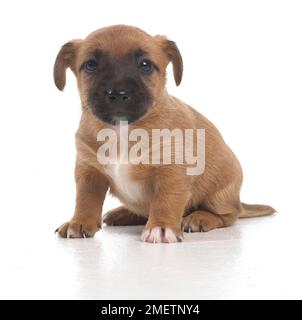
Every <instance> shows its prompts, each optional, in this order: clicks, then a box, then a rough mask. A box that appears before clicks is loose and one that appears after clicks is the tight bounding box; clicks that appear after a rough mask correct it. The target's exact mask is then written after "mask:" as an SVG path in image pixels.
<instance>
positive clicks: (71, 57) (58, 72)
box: [53, 40, 81, 91]
mask: <svg viewBox="0 0 302 320" xmlns="http://www.w3.org/2000/svg"><path fill="white" fill-rule="evenodd" d="M80 43H81V40H73V41H70V42H67V43H65V44H64V45H63V47H62V48H61V50H60V51H59V53H58V55H57V58H56V62H55V65H54V68H53V78H54V81H55V84H56V86H57V88H58V89H59V90H61V91H62V90H63V89H64V87H65V83H66V69H67V68H70V69H71V70H72V71H73V72H74V73H76V70H75V58H76V54H77V51H78V48H79V47H80Z"/></svg>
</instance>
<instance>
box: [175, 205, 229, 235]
mask: <svg viewBox="0 0 302 320" xmlns="http://www.w3.org/2000/svg"><path fill="white" fill-rule="evenodd" d="M181 225H182V230H183V231H184V232H201V231H203V232H207V231H210V230H213V229H216V228H221V227H223V226H224V222H223V220H222V219H221V218H220V216H219V215H216V214H214V213H211V212H209V211H205V210H197V211H193V212H192V213H190V214H188V215H187V216H185V217H184V218H183V219H182V224H181Z"/></svg>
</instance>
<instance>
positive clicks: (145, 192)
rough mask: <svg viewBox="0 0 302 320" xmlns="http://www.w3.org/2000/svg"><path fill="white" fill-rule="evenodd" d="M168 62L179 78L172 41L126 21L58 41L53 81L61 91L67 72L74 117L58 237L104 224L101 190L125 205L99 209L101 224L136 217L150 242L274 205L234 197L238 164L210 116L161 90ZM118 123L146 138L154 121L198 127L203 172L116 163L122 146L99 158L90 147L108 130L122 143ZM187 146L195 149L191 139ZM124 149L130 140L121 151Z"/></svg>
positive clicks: (85, 233)
mask: <svg viewBox="0 0 302 320" xmlns="http://www.w3.org/2000/svg"><path fill="white" fill-rule="evenodd" d="M170 62H171V63H172V65H173V72H174V78H175V82H176V85H179V84H180V82H181V80H182V74H183V62H182V57H181V54H180V52H179V50H178V48H177V46H176V44H175V43H174V42H173V41H170V40H168V39H167V38H165V37H164V36H159V35H158V36H154V37H152V36H150V35H149V34H147V33H145V32H144V31H142V30H140V29H138V28H135V27H131V26H125V25H116V26H111V27H107V28H103V29H100V30H97V31H95V32H93V33H92V34H90V35H89V36H88V37H87V38H86V39H84V40H73V41H70V42H68V43H66V44H64V45H63V47H62V48H61V50H60V52H59V53H58V55H57V58H56V61H55V65H54V81H55V84H56V86H57V88H58V89H59V90H63V89H64V86H65V82H66V69H67V68H70V69H71V70H72V71H73V73H74V75H75V76H76V78H77V83H78V89H79V93H80V98H81V103H82V117H81V121H80V125H79V129H78V131H77V133H76V147H77V158H76V167H75V181H76V187H77V195H76V206H75V212H74V215H73V217H72V219H71V220H70V221H69V222H67V223H65V224H63V225H62V226H61V227H59V228H58V229H57V230H56V231H57V232H58V234H59V236H61V237H64V238H66V237H67V238H84V237H93V236H94V234H95V233H96V232H97V231H98V230H99V229H100V228H101V226H102V205H103V202H104V199H105V196H106V194H107V191H108V190H109V191H110V192H111V193H112V194H113V195H114V196H116V197H117V198H118V199H119V200H120V201H121V203H122V204H123V206H121V207H119V208H117V209H114V210H112V211H110V212H108V213H106V214H105V216H104V218H103V221H104V222H105V223H106V224H107V225H116V226H118V225H138V224H144V225H145V229H144V230H143V233H142V240H143V241H145V242H151V243H162V242H164V243H172V242H177V241H181V239H182V238H183V231H186V232H198V231H209V230H212V229H215V228H221V227H227V226H230V225H231V224H233V223H234V222H235V221H236V219H237V218H241V217H256V216H264V215H270V214H272V213H273V212H274V209H273V208H271V207H269V206H265V205H247V204H244V203H242V202H241V201H240V188H241V184H242V170H241V167H240V163H239V162H238V160H237V158H236V157H235V155H234V154H233V152H232V151H231V150H230V148H229V147H228V146H227V145H226V144H225V142H224V140H223V138H222V136H221V135H220V133H219V132H218V130H217V129H216V128H215V126H214V125H213V124H212V123H211V122H210V121H208V120H207V119H206V118H205V117H204V116H202V115H201V114H200V113H198V112H197V111H196V110H194V109H193V108H191V107H190V106H188V105H187V104H185V103H184V102H182V101H180V100H178V99H176V98H175V97H173V96H170V95H169V94H168V92H167V91H166V88H165V82H166V67H167V65H168V64H169V63H170ZM122 121H123V122H125V121H127V123H128V126H129V129H131V130H134V129H139V128H142V129H144V130H145V131H146V132H147V133H150V135H151V131H152V129H155V128H157V129H169V130H171V131H172V130H174V129H175V128H178V129H180V130H181V131H184V130H186V129H196V130H197V129H198V128H202V129H204V130H205V136H206V140H205V141H206V143H205V146H204V157H205V158H204V160H205V161H204V164H205V167H204V170H203V173H202V174H196V175H192V174H188V172H187V169H188V164H187V163H184V164H181V163H180V164H179V163H174V162H172V163H170V164H164V163H163V162H162V156H161V157H160V161H159V163H156V164H154V163H149V164H145V163H142V162H141V163H137V164H129V163H128V164H122V163H121V161H120V159H121V157H122V154H121V151H119V152H118V153H117V161H116V163H111V164H108V163H107V164H104V163H101V162H100V161H98V157H97V153H98V150H99V148H100V146H101V145H104V144H105V143H106V141H102V142H100V141H98V139H97V137H98V134H99V132H100V131H102V130H104V129H108V130H109V129H110V130H113V131H114V132H116V133H117V141H116V142H117V143H118V144H121V142H122V140H123V139H124V137H123V135H122V134H119V133H118V132H119V129H120V128H121V126H122ZM192 143H193V149H194V150H195V151H196V148H197V147H198V145H197V142H196V141H195V140H194V142H192ZM160 144H161V145H162V142H161V141H160ZM132 145H133V142H132ZM130 147H131V143H129V146H128V149H127V150H126V152H129V149H130ZM174 151H175V149H174ZM174 151H172V153H173V154H174V155H175V152H174Z"/></svg>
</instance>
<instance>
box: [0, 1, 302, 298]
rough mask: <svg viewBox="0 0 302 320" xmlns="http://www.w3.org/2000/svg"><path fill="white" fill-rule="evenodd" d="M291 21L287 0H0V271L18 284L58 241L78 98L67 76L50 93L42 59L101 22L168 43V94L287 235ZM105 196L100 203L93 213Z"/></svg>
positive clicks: (294, 155)
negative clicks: (195, 115) (222, 148)
mask: <svg viewBox="0 0 302 320" xmlns="http://www.w3.org/2000/svg"><path fill="white" fill-rule="evenodd" d="M301 17H302V3H301V1H292V0H287V1H278V0H274V1H268V0H261V1H259V0H253V1H242V0H241V1H239V0H238V1H215V0H211V1H175V0H174V1H152V2H144V1H131V0H128V1H116V0H115V1H114V0H111V1H101V0H99V1H88V0H86V1H31V0H29V1H7V2H1V4H0V36H1V37H0V39H1V49H0V58H1V69H0V70H1V71H0V94H1V107H0V144H1V157H0V192H1V193H0V194H1V200H0V218H1V220H0V227H1V233H2V234H1V238H2V237H3V240H2V241H1V242H0V247H1V251H2V252H5V254H6V255H4V256H5V257H6V259H5V262H4V263H3V261H4V259H3V261H2V262H1V267H2V269H0V271H1V273H0V277H1V276H2V278H3V279H18V277H19V278H20V279H25V278H26V277H28V278H29V279H30V278H31V276H32V274H30V273H28V272H29V271H28V270H32V269H31V267H30V265H29V266H28V268H25V267H24V263H32V264H35V263H37V261H38V260H39V254H45V251H47V250H49V249H47V248H49V247H47V245H46V243H48V244H49V243H53V242H54V243H56V241H58V240H57V239H56V238H55V237H53V236H52V232H53V231H54V229H55V228H56V227H58V226H59V225H60V224H61V223H63V222H65V221H67V220H68V219H70V217H71V216H72V213H73V207H74V197H75V193H74V192H75V186H74V181H73V168H74V159H75V147H74V133H75V131H76V128H77V125H78V122H79V117H80V101H79V98H78V95H77V88H76V82H75V79H74V78H73V75H72V74H71V72H70V71H69V72H68V79H67V86H66V88H65V90H64V93H61V92H59V91H58V90H57V89H56V87H55V85H54V83H53V78H52V68H53V63H54V60H55V57H56V54H57V52H58V50H59V49H60V46H62V45H63V44H64V43H65V42H67V41H69V40H71V39H74V38H84V37H86V36H87V35H88V34H89V33H90V32H91V31H93V30H95V29H97V28H100V27H103V26H107V25H112V24H121V23H122V24H131V25H135V26H138V27H140V28H142V29H144V30H145V31H147V32H148V33H150V34H152V35H155V34H164V35H167V36H168V37H169V38H170V39H171V40H174V41H176V43H177V44H178V47H179V49H180V51H181V53H182V56H183V60H184V78H183V82H182V84H181V85H180V86H179V87H175V85H174V82H173V77H172V74H171V72H169V77H168V88H169V91H170V92H171V93H172V94H174V95H176V96H177V97H179V98H181V99H182V100H184V101H186V102H187V103H189V104H191V105H192V106H193V107H194V108H196V109H197V110H199V111H200V112H201V113H202V114H204V115H205V116H206V117H208V118H209V119H210V120H211V121H212V122H213V123H214V124H215V125H216V126H217V127H218V128H219V130H220V131H221V133H222V135H223V136H224V138H225V140H226V142H227V143H228V144H229V145H230V147H231V148H232V149H233V151H234V152H235V154H236V155H237V157H238V158H239V160H240V161H241V164H242V167H243V170H244V177H245V179H244V185H243V189H242V200H243V201H245V202H248V203H264V204H270V205H272V206H273V207H275V208H276V209H277V210H278V212H279V215H282V216H283V218H284V221H286V227H284V228H282V227H280V232H282V231H284V230H285V229H286V232H288V233H289V234H291V233H292V232H293V233H294V232H296V231H294V230H298V231H299V227H300V224H301V222H302V219H301V181H302V170H301V162H302V152H301V138H302V127H301V121H302V117H301V109H302V93H301V92H302V91H301V89H302V41H301V39H302V19H301ZM170 71H171V70H170ZM116 203H117V202H116V201H115V200H113V199H110V198H109V199H108V200H107V201H106V204H105V209H109V208H112V207H114V206H115V205H116ZM272 221H273V220H272ZM291 228H293V229H291ZM278 230H279V229H278ZM291 230H293V231H291ZM276 236H277V235H276ZM132 237H137V235H132ZM268 237H269V235H268ZM28 238H30V239H32V241H30V242H29V244H28V246H27V245H26V243H27V242H26V241H27V239H28ZM46 238H47V241H46V240H45V239H46ZM299 239H300V238H299ZM61 244H62V243H61ZM290 245H291V243H290V241H289V242H288V246H290ZM32 246H34V247H35V251H34V252H33V251H30V250H31V248H32ZM26 250H29V251H30V252H31V254H30V255H29V256H30V257H31V258H30V259H31V262H28V261H27V260H26V259H28V256H27V253H26V252H27V251H26ZM61 250H63V253H62V255H64V246H63V249H62V248H61ZM140 250H142V249H140ZM53 254H55V253H53ZM297 254H298V253H297V252H296V251H294V252H293V255H297ZM54 258H55V260H54V263H55V261H57V260H56V257H54ZM292 258H293V257H290V258H289V259H292ZM25 261H27V262H25ZM279 263H280V264H281V265H279V268H280V269H282V264H286V263H287V262H286V261H284V260H283V259H281V260H280V261H279ZM22 265H23V266H22ZM49 267H50V269H51V268H52V266H49ZM43 268H45V266H43ZM58 270H59V269H58ZM40 271H41V270H40ZM41 272H42V271H41ZM68 272H69V271H68ZM272 272H274V271H272ZM53 276H54V275H53ZM62 277H64V276H62ZM42 278H43V277H42V276H41V279H42ZM3 279H2V280H3ZM20 279H19V280H20ZM39 279H40V278H39ZM28 281H29V280H28ZM83 281H84V280H83ZM6 285H7V286H6V287H2V289H0V297H34V296H35V297H46V296H49V297H57V296H56V294H55V293H54V292H51V291H49V292H48V295H47V293H46V292H40V293H39V292H34V290H36V289H35V285H34V286H33V289H32V290H33V292H31V291H30V289H28V290H29V291H27V289H26V290H25V289H24V290H25V291H24V293H23V291H22V290H21V291H19V295H18V293H17V291H18V290H20V288H18V286H17V285H16V286H13V287H11V286H12V283H11V281H9V280H7V282H6ZM0 286H1V285H0ZM4 288H6V289H5V290H4ZM1 290H2V291H1ZM50 290H51V289H50ZM108 290H109V291H110V289H108ZM292 290H293V291H291V293H292V294H293V293H294V292H295V291H294V290H295V289H292ZM109 291H108V292H109ZM20 292H22V294H20ZM295 293H297V294H299V293H298V291H297V292H295ZM288 295H290V292H288ZM104 296H105V297H106V294H105V295H104ZM107 296H110V294H108V295H107ZM58 297H60V295H58ZM66 297H68V296H66ZM69 297H77V296H76V295H70V296H69ZM88 297H89V295H88ZM134 297H135V296H134ZM193 297H194V295H193ZM196 297H197V296H196ZM226 297H227V296H226ZM300 297H301V296H300Z"/></svg>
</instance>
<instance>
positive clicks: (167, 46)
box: [155, 36, 183, 86]
mask: <svg viewBox="0 0 302 320" xmlns="http://www.w3.org/2000/svg"><path fill="white" fill-rule="evenodd" d="M155 38H156V39H157V40H159V41H160V45H161V48H162V50H163V51H164V52H165V53H166V55H167V57H168V59H169V62H172V65H173V74H174V79H175V83H176V85H177V86H178V85H180V83H181V79H182V74H183V62H182V57H181V54H180V52H179V49H178V48H177V45H176V43H175V42H174V41H171V40H168V39H167V38H166V37H164V36H155Z"/></svg>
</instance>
